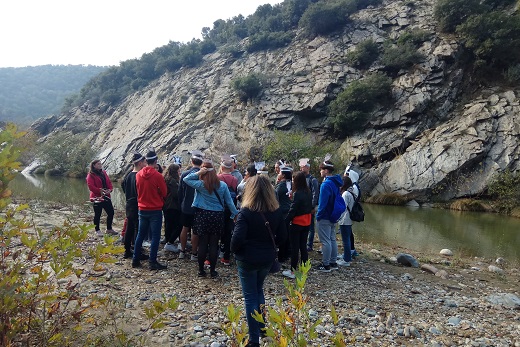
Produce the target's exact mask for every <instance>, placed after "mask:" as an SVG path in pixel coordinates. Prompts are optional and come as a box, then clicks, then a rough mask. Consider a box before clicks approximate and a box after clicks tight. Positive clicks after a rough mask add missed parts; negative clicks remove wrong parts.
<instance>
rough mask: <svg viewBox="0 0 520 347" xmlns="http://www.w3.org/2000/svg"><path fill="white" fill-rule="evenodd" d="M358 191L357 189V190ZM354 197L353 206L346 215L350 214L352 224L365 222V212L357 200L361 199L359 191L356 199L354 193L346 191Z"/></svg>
mask: <svg viewBox="0 0 520 347" xmlns="http://www.w3.org/2000/svg"><path fill="white" fill-rule="evenodd" d="M358 189H359V188H358ZM348 192H349V193H350V194H352V196H353V197H354V205H352V210H350V208H348V206H347V209H348V213H349V214H350V219H351V220H353V221H354V222H363V221H364V220H365V211H364V210H363V206H361V203H360V202H359V198H360V197H361V191H359V195H358V196H357V197H356V196H355V195H354V193H352V192H351V191H348Z"/></svg>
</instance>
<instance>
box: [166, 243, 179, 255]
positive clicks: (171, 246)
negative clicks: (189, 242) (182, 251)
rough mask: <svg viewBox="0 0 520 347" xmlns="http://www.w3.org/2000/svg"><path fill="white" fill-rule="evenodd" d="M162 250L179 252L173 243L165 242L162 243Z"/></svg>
mask: <svg viewBox="0 0 520 347" xmlns="http://www.w3.org/2000/svg"><path fill="white" fill-rule="evenodd" d="M164 250H165V251H168V252H173V253H179V249H178V248H177V246H175V245H174V244H173V243H167V244H165V245H164Z"/></svg>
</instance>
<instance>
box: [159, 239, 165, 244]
mask: <svg viewBox="0 0 520 347" xmlns="http://www.w3.org/2000/svg"><path fill="white" fill-rule="evenodd" d="M159 242H160V243H161V245H164V244H165V243H166V237H163V238H162V239H161V241H159Z"/></svg>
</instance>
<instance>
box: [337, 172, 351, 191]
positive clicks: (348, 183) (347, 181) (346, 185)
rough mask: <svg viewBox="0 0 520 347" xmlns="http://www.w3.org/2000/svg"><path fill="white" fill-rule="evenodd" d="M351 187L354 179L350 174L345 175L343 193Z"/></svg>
mask: <svg viewBox="0 0 520 347" xmlns="http://www.w3.org/2000/svg"><path fill="white" fill-rule="evenodd" d="M350 187H352V180H351V179H350V177H348V176H343V185H342V186H341V188H340V191H341V193H342V194H343V193H344V192H346V191H347V189H349V188H350Z"/></svg>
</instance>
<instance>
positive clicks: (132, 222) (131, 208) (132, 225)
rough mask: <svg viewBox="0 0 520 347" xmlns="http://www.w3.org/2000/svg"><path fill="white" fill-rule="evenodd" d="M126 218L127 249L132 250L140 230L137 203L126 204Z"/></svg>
mask: <svg viewBox="0 0 520 347" xmlns="http://www.w3.org/2000/svg"><path fill="white" fill-rule="evenodd" d="M126 219H127V222H126V232H125V250H127V251H130V250H131V249H132V244H133V243H134V242H135V238H136V237H137V231H138V230H139V209H138V208H137V203H136V204H133V205H128V204H127V205H126Z"/></svg>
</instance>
